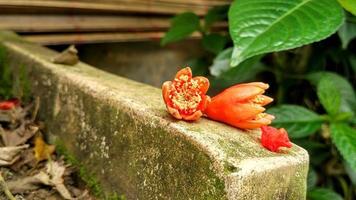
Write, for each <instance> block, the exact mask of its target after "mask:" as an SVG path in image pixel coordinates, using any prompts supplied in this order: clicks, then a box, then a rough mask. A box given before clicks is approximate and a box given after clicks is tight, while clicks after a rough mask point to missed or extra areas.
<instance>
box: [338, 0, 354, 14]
mask: <svg viewBox="0 0 356 200" xmlns="http://www.w3.org/2000/svg"><path fill="white" fill-rule="evenodd" d="M338 1H339V2H340V4H341V5H342V7H344V8H345V10H347V11H349V12H350V13H352V14H354V15H356V1H355V0H338Z"/></svg>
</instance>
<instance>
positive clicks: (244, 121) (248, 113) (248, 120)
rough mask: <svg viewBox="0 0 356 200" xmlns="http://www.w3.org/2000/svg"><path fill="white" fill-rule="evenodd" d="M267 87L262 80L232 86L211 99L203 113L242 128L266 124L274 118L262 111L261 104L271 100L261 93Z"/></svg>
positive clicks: (263, 109) (263, 104)
mask: <svg viewBox="0 0 356 200" xmlns="http://www.w3.org/2000/svg"><path fill="white" fill-rule="evenodd" d="M268 87H269V85H268V84H266V83H262V82H252V83H244V84H237V85H235V86H232V87H230V88H228V89H226V90H224V91H223V92H221V93H220V94H218V95H216V96H215V97H213V98H212V99H211V102H210V103H209V105H208V106H207V108H206V110H205V114H206V115H207V116H208V117H209V118H211V119H213V120H216V121H220V122H224V123H226V124H230V125H232V126H235V127H238V128H242V129H253V128H259V127H261V126H263V125H268V124H270V123H271V121H272V120H273V119H274V116H273V115H270V114H267V113H263V111H265V108H264V107H263V106H265V105H267V104H269V103H271V102H272V101H273V99H272V98H270V97H268V96H265V95H263V93H264V92H265V90H266V89H267V88H268Z"/></svg>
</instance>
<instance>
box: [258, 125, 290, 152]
mask: <svg viewBox="0 0 356 200" xmlns="http://www.w3.org/2000/svg"><path fill="white" fill-rule="evenodd" d="M261 131H262V135H261V143H262V145H263V146H264V147H265V148H267V149H268V150H270V151H273V152H277V151H278V149H279V148H280V147H288V148H290V147H292V143H291V142H290V141H289V138H288V133H287V131H286V130H285V129H284V128H280V129H276V128H274V127H271V126H262V127H261Z"/></svg>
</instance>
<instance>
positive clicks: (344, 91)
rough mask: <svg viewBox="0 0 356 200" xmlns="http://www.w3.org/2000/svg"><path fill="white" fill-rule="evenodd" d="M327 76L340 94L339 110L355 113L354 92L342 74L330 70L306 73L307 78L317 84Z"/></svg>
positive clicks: (355, 100)
mask: <svg viewBox="0 0 356 200" xmlns="http://www.w3.org/2000/svg"><path fill="white" fill-rule="evenodd" d="M326 77H327V78H328V79H329V80H331V81H332V82H333V85H334V86H335V87H336V88H337V90H338V91H339V92H340V95H341V105H340V112H354V113H356V94H355V91H354V89H353V88H352V85H351V84H350V83H349V82H348V81H347V80H346V79H345V78H344V77H342V76H340V75H338V74H335V73H332V72H315V73H311V74H308V75H307V79H308V80H309V81H310V82H311V83H312V84H314V85H315V86H317V85H318V84H319V81H320V80H321V79H322V78H326Z"/></svg>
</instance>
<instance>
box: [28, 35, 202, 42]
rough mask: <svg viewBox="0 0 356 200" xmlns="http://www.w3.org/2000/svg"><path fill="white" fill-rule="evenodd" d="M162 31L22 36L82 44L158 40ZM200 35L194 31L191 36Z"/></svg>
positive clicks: (45, 40) (37, 39)
mask: <svg viewBox="0 0 356 200" xmlns="http://www.w3.org/2000/svg"><path fill="white" fill-rule="evenodd" d="M164 34H165V33H164V32H148V33H81V34H50V35H42V34H39V35H23V36H22V37H23V38H25V39H27V40H29V41H32V42H36V43H39V44H42V45H58V44H84V43H105V42H133V41H148V40H153V41H159V40H160V39H161V38H162V37H163V36H164ZM198 37H200V34H199V33H194V34H193V35H192V36H191V38H198Z"/></svg>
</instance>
